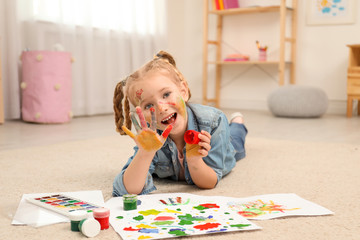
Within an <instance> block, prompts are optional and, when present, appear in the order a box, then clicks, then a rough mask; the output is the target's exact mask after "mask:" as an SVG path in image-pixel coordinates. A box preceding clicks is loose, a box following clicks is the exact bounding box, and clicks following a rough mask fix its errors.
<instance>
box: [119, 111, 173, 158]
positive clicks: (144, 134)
mask: <svg viewBox="0 0 360 240" xmlns="http://www.w3.org/2000/svg"><path fill="white" fill-rule="evenodd" d="M150 112H151V123H150V128H148V126H147V123H146V120H145V117H144V114H143V112H142V111H141V108H140V107H136V113H137V115H138V116H139V119H140V124H141V127H140V126H139V123H138V121H137V120H136V118H135V116H134V115H133V114H131V115H130V117H131V121H132V122H133V124H134V126H135V129H136V132H137V135H135V134H133V133H132V132H131V131H130V130H129V129H128V128H127V127H125V126H122V127H121V128H122V130H124V132H125V133H126V134H127V135H129V136H130V137H131V138H132V139H134V141H135V143H136V145H137V146H138V147H139V149H143V150H145V151H147V152H156V151H157V150H159V149H160V148H161V147H162V145H163V144H164V142H165V140H166V138H167V137H168V136H169V134H170V131H171V129H172V125H169V126H167V128H166V129H165V130H164V132H163V133H162V135H161V136H160V135H159V134H157V132H156V117H155V110H154V109H153V108H151V109H150Z"/></svg>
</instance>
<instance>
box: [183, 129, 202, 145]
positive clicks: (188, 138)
mask: <svg viewBox="0 0 360 240" xmlns="http://www.w3.org/2000/svg"><path fill="white" fill-rule="evenodd" d="M199 133H200V132H197V131H195V130H188V131H186V132H185V135H184V140H185V142H186V143H188V144H198V143H199V142H200V139H199V137H198V135H199Z"/></svg>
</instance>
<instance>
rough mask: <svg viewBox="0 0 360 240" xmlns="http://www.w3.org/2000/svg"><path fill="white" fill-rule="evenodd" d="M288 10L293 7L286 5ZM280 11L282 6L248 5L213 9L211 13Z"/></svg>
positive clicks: (232, 13)
mask: <svg viewBox="0 0 360 240" xmlns="http://www.w3.org/2000/svg"><path fill="white" fill-rule="evenodd" d="M286 10H288V11H292V10H293V9H292V8H289V7H286ZM279 11H280V6H268V7H246V8H231V9H225V10H212V11H209V13H211V14H216V15H220V16H225V15H237V14H246V13H259V12H279Z"/></svg>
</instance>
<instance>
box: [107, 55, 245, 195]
mask: <svg viewBox="0 0 360 240" xmlns="http://www.w3.org/2000/svg"><path fill="white" fill-rule="evenodd" d="M190 97H191V94H190V90H189V87H188V83H187V81H186V80H185V78H184V77H183V75H182V74H181V73H180V71H179V70H178V69H177V68H176V64H175V61H174V59H173V57H172V56H171V55H170V54H168V53H166V52H164V51H161V52H159V53H158V54H157V55H156V56H155V58H154V59H153V60H151V61H150V62H148V63H147V64H146V65H144V66H143V67H141V68H140V69H139V70H137V71H136V72H134V73H133V74H131V75H130V76H128V77H127V78H126V79H125V80H123V81H121V82H119V83H118V84H117V86H116V88H115V93H114V111H115V123H116V129H117V131H118V132H120V134H121V135H124V134H125V133H126V134H127V135H129V136H130V137H131V138H132V139H133V140H134V141H135V143H136V146H135V147H134V150H135V152H134V155H133V156H132V157H130V158H129V160H128V162H127V163H126V164H125V166H124V167H123V169H122V171H121V172H120V174H119V175H118V176H116V178H115V180H114V184H113V195H114V196H122V195H124V194H128V193H131V194H147V193H149V192H151V191H154V190H156V187H155V186H154V184H153V175H157V176H158V177H160V178H171V179H173V180H177V181H179V180H185V181H186V182H187V183H188V184H195V185H196V186H198V187H199V188H203V189H210V188H214V187H215V186H216V184H217V183H218V182H219V181H220V179H221V178H222V177H224V176H225V175H226V174H228V173H229V172H230V171H231V169H232V168H234V166H235V163H236V161H237V160H240V159H242V158H244V157H245V149H244V143H245V136H246V134H247V129H246V127H245V126H244V124H243V119H242V115H241V114H240V113H236V114H235V115H234V114H233V117H232V118H231V120H230V125H229V124H228V121H227V118H226V116H225V114H224V113H222V112H221V111H220V110H218V109H216V108H213V107H209V106H203V105H200V104H191V103H188V101H189V99H190ZM123 100H124V104H123V103H122V102H123ZM129 102H130V103H131V104H132V105H133V106H134V107H136V108H135V110H136V114H137V115H138V117H139V121H140V123H139V122H138V120H137V119H136V116H135V114H134V113H133V112H132V113H130V106H129ZM123 105H124V106H123ZM124 112H125V114H124ZM131 123H132V124H133V125H134V127H135V130H136V134H134V133H132V132H131V131H130V130H129V129H131ZM124 124H125V125H124ZM187 130H195V131H198V132H200V134H199V135H198V137H199V139H200V142H199V143H198V144H186V143H185V140H184V134H185V132H186V131H187Z"/></svg>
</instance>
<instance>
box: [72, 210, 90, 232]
mask: <svg viewBox="0 0 360 240" xmlns="http://www.w3.org/2000/svg"><path fill="white" fill-rule="evenodd" d="M87 217H88V213H87V211H85V210H78V211H73V212H70V213H69V218H70V228H71V231H73V232H79V231H80V230H79V223H80V221H81V220H83V219H86V218H87Z"/></svg>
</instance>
